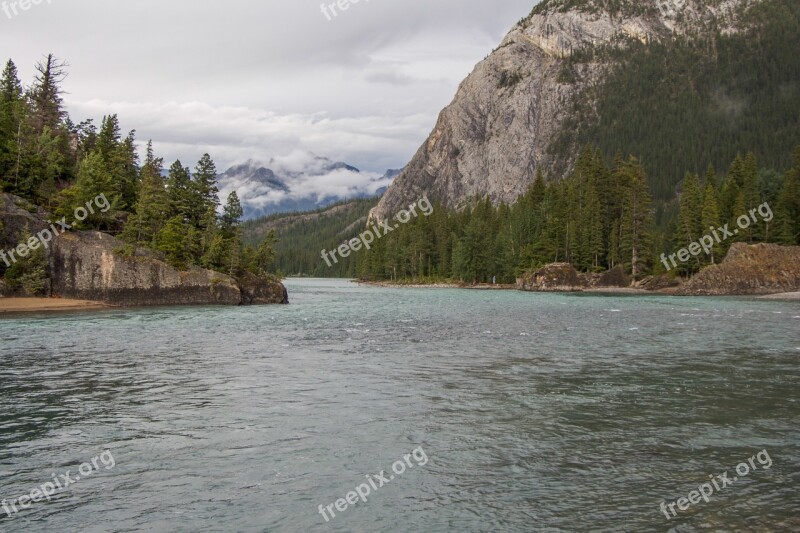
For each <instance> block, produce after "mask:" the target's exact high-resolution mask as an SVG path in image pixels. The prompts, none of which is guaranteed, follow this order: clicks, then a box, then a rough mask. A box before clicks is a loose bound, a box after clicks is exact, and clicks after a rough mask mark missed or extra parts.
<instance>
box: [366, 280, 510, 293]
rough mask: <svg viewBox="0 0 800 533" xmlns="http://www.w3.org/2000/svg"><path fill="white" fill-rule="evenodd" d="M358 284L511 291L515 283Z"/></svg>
mask: <svg viewBox="0 0 800 533" xmlns="http://www.w3.org/2000/svg"><path fill="white" fill-rule="evenodd" d="M356 283H358V284H359V285H367V286H369V287H386V288H389V289H470V290H474V291H513V290H515V289H516V288H517V287H516V286H515V285H501V284H497V285H491V284H481V285H461V284H459V283H429V284H424V283H393V282H391V281H356Z"/></svg>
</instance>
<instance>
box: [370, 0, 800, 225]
mask: <svg viewBox="0 0 800 533" xmlns="http://www.w3.org/2000/svg"><path fill="white" fill-rule="evenodd" d="M797 8H798V2H796V1H795V0H710V1H709V0H705V1H699V0H685V1H684V0H639V1H635V2H634V1H632V0H551V1H548V2H543V3H542V4H540V5H538V6H537V7H536V8H535V9H534V10H533V12H532V13H531V15H529V16H528V17H526V18H524V19H523V20H522V21H520V23H519V24H517V25H516V26H515V27H514V28H513V29H512V30H511V32H510V33H509V34H508V35H507V36H506V37H505V38H504V39H503V41H502V43H501V44H500V46H499V47H498V48H497V49H496V50H495V51H494V52H493V53H492V54H490V55H489V56H488V57H487V58H486V59H485V60H484V61H482V62H481V63H479V64H478V65H477V66H476V68H475V70H474V71H473V72H472V73H471V74H470V75H469V76H468V77H467V79H466V80H464V82H462V84H461V86H460V87H459V89H458V92H457V94H456V96H455V98H454V100H453V102H452V103H451V104H450V105H449V106H448V107H447V108H446V109H444V110H443V111H442V113H441V114H440V116H439V119H438V122H437V124H436V126H435V128H434V130H433V132H432V133H431V135H430V137H429V138H428V140H427V141H426V142H425V143H424V144H423V145H422V147H420V149H419V150H418V152H417V153H416V155H415V156H414V158H413V159H412V161H411V162H410V163H409V165H408V166H407V167H406V169H405V171H404V172H403V173H402V174H401V175H400V176H399V177H398V178H397V179H396V180H395V182H394V184H393V185H392V186H391V187H390V188H389V190H388V192H387V194H386V195H384V197H383V199H382V200H381V202H380V204H379V205H378V206H377V207H376V208H375V210H374V211H373V212H372V216H373V217H374V218H376V219H378V220H382V219H384V218H387V217H390V216H391V215H392V213H394V212H396V211H397V210H398V209H400V208H401V207H402V206H403V205H405V204H407V203H408V202H410V201H413V199H415V198H418V197H420V196H421V195H422V194H423V193H428V195H429V197H430V198H431V199H433V200H435V201H438V202H440V203H442V204H443V205H444V206H446V207H448V208H455V209H459V208H463V207H464V206H465V205H467V204H468V203H470V201H471V200H472V199H474V198H475V197H488V198H490V199H491V200H492V201H493V202H494V203H499V202H501V201H503V202H507V203H512V202H514V201H515V200H516V199H517V198H518V197H519V196H520V195H521V194H522V193H524V192H525V191H526V190H527V189H528V187H529V186H530V185H531V183H532V182H533V180H534V178H535V176H536V173H537V171H539V170H541V171H542V172H543V173H544V174H545V175H547V176H549V177H556V176H559V175H561V174H563V173H565V172H567V171H568V170H570V169H571V168H572V165H573V163H574V160H575V158H576V157H577V154H578V153H579V151H580V147H581V146H582V145H584V144H586V143H592V144H595V145H597V146H600V147H601V148H603V150H604V152H605V154H606V156H607V157H611V156H612V155H613V154H614V152H616V151H617V150H619V151H622V152H624V153H628V152H633V153H636V154H637V155H639V156H640V157H641V159H642V160H643V162H644V164H645V165H647V166H648V167H650V166H655V165H658V168H655V169H654V170H655V172H653V173H652V174H653V182H651V187H653V185H656V186H655V187H653V188H654V190H656V191H657V192H658V194H659V196H660V197H662V198H663V197H668V196H670V195H671V194H672V193H673V191H674V186H675V184H676V183H677V182H678V181H679V180H680V178H681V177H682V175H683V172H685V171H686V170H690V169H696V170H698V171H702V170H704V167H705V166H707V165H708V164H709V163H716V164H723V163H725V162H729V161H730V160H731V159H732V158H733V156H735V154H736V152H737V151H741V152H745V151H747V150H755V151H756V153H757V155H758V156H759V157H760V159H761V160H762V162H763V163H766V164H767V165H772V166H776V167H781V166H786V162H787V161H786V154H789V153H791V147H792V146H793V145H794V144H796V143H797V141H798V127H797V124H798V122H797V116H798V115H797V113H798V111H797V109H798V107H793V104H794V103H795V102H797V101H798V98H800V74H798V70H800V68H798V65H800V63H798V59H797V58H796V57H793V56H797V54H794V53H793V52H792V49H793V46H792V45H791V44H790V43H792V42H795V43H796V42H798V41H797V39H796V36H797V27H798V26H800V24H798V22H797V11H798V9H797ZM758 10H760V11H758ZM775 35H777V37H775ZM787 39H788V40H787ZM792 39H794V40H792ZM786 56H788V57H786ZM665 58H666V67H660V66H659V65H660V64H662V63H664V62H665ZM671 58H673V60H671V61H670V59H671ZM699 59H703V61H699ZM784 60H785V61H786V63H785V64H783V61H784ZM779 61H780V62H781V63H779ZM759 65H761V66H762V67H763V68H760V69H756V70H752V69H753V67H754V66H759ZM693 69H694V70H693ZM665 77H666V79H665ZM630 78H634V81H635V83H634V82H631V83H629V84H627V85H626V84H625V83H624V82H625V81H626V80H628V81H630ZM731 80H732V81H731ZM727 81H731V84H729V85H726V84H725V83H722V82H727ZM765 88H766V90H767V91H768V94H767V95H765V97H763V98H759V95H758V94H752V93H753V91H756V90H764V89H765ZM625 91H632V92H625ZM776 98H777V103H775V102H776ZM770 102H772V103H774V105H773V104H770ZM751 106H755V108H756V109H757V114H756V116H755V118H752V117H748V112H749V111H750V108H751ZM781 113H783V114H781ZM742 116H745V117H747V118H750V119H749V120H740V117H742ZM710 118H711V119H713V120H709V119H710ZM659 124H663V131H659V129H660V128H659ZM775 131H780V132H784V133H785V135H783V138H779V137H778V136H775V135H774V132H775ZM609 133H611V134H610V135H609ZM655 133H658V134H659V135H655ZM754 138H755V139H760V142H759V144H760V145H756V146H753V145H752V140H753V139H754ZM633 140H636V141H639V142H638V144H635V143H633V142H632V141H633ZM715 140H716V141H715ZM720 141H721V142H720ZM664 148H668V149H669V152H670V154H671V155H670V159H669V160H666V158H661V159H659V158H658V154H659V153H660V152H663V151H664ZM676 154H677V155H676Z"/></svg>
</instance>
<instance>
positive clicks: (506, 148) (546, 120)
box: [370, 0, 760, 221]
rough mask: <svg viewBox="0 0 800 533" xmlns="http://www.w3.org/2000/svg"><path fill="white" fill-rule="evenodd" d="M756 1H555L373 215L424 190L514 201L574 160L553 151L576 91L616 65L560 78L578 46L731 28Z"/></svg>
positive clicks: (466, 84)
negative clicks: (618, 7) (614, 9)
mask: <svg viewBox="0 0 800 533" xmlns="http://www.w3.org/2000/svg"><path fill="white" fill-rule="evenodd" d="M758 1H760V0H722V1H718V2H708V1H707V0H635V1H634V0H624V1H623V2H622V3H623V4H624V3H625V2H627V3H628V4H630V6H629V9H628V10H629V11H631V12H633V13H638V14H635V15H626V16H620V15H619V14H616V15H615V14H613V13H610V12H608V11H607V10H606V9H605V8H603V7H602V5H603V4H608V2H592V1H590V0H586V1H585V2H582V3H581V2H574V1H570V2H564V1H551V2H549V4H548V7H546V8H545V9H542V10H540V12H538V13H537V14H533V15H532V16H530V17H528V18H526V19H524V20H523V21H522V22H520V23H519V24H517V25H516V26H515V27H514V28H513V29H512V30H511V32H510V33H509V34H508V35H507V36H506V37H505V38H504V39H503V41H502V43H501V44H500V46H499V47H498V48H497V49H496V50H495V51H494V52H492V54H490V55H489V57H487V58H486V59H485V60H484V61H482V62H480V63H479V64H478V65H477V66H476V67H475V69H474V70H473V72H472V73H471V74H470V75H469V76H468V77H467V78H466V79H465V80H464V81H463V82H462V83H461V85H460V87H459V88H458V92H457V93H456V96H455V98H454V100H453V102H452V103H451V104H450V105H449V106H448V107H447V108H445V109H444V110H443V111H442V112H441V114H440V116H439V119H438V121H437V123H436V126H435V127H434V129H433V132H431V134H430V136H429V137H428V140H427V141H426V142H425V143H424V144H423V145H422V146H421V147H420V148H419V150H418V151H417V153H416V155H415V156H414V157H413V159H412V160H411V162H410V163H409V164H408V166H407V167H406V168H405V170H404V171H403V172H402V174H401V175H400V176H399V177H398V178H397V179H396V180H395V181H394V183H393V184H392V186H391V187H390V188H389V190H388V191H387V193H386V194H385V195H384V196H383V198H382V199H381V201H380V203H379V204H378V206H377V207H376V208H375V209H373V211H372V213H371V214H370V217H371V219H373V220H376V221H383V220H385V219H388V218H391V217H392V216H394V214H395V213H397V212H399V211H400V210H401V209H403V208H405V207H406V206H407V205H409V204H410V203H411V202H414V201H416V200H417V199H418V198H421V197H422V196H423V195H425V194H427V195H428V198H430V199H431V200H432V201H435V202H439V203H441V204H442V205H443V206H445V207H447V208H451V209H460V208H463V207H464V206H466V205H467V204H468V202H469V201H470V200H471V199H473V198H476V197H477V198H484V197H488V198H490V199H491V200H492V201H493V202H495V203H499V202H500V201H503V202H505V203H509V204H510V203H513V202H515V201H516V200H517V198H518V197H519V196H520V195H521V194H523V193H524V192H525V191H526V190H527V189H528V188H529V186H530V185H531V183H532V182H533V180H534V179H535V176H536V172H537V169H541V170H542V171H543V172H544V174H545V175H549V174H550V173H552V172H553V171H554V170H555V169H557V168H559V167H565V166H566V167H571V165H572V163H574V161H555V160H554V157H553V156H552V155H550V154H549V153H548V150H547V148H548V146H549V143H550V141H551V140H552V139H555V138H557V137H558V134H559V132H560V130H561V128H562V127H563V123H564V119H565V118H566V116H565V113H566V112H567V111H568V110H569V109H571V108H572V107H573V104H574V103H575V99H576V97H578V96H579V95H580V94H582V93H584V89H585V88H586V87H589V86H594V85H595V84H596V83H598V81H599V80H600V79H601V77H602V76H603V75H604V74H605V72H606V71H607V70H608V67H609V66H610V65H609V64H604V63H603V62H601V61H594V62H590V63H587V64H581V65H579V66H577V67H576V68H578V69H580V72H579V74H580V75H579V76H577V79H578V81H577V82H570V81H568V80H562V79H561V75H560V74H561V73H562V71H563V66H564V63H565V58H566V57H567V56H568V55H569V54H570V53H571V52H572V51H573V50H578V49H581V48H585V47H595V46H601V45H608V44H612V43H613V45H614V46H617V43H619V42H620V41H619V40H617V37H618V36H626V37H629V38H633V39H638V40H642V41H643V40H647V39H652V40H658V39H663V38H671V37H672V35H673V32H675V33H688V32H692V31H697V30H698V29H699V28H703V27H709V26H712V25H713V26H715V27H716V28H718V29H719V30H720V31H723V32H732V31H735V28H736V24H735V22H736V16H737V13H738V9H737V8H740V7H741V6H743V5H750V4H753V3H756V2H758ZM581 4H582V7H581ZM615 4H620V3H619V2H616V3H615ZM576 5H577V6H578V7H573V6H576ZM598 6H600V7H598ZM577 153H578V151H577V150H576V154H575V155H577Z"/></svg>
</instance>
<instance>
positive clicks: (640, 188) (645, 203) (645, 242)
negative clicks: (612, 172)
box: [621, 157, 653, 281]
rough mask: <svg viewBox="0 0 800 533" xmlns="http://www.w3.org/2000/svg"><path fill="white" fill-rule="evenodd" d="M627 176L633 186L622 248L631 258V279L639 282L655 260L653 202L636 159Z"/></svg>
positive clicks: (626, 206) (628, 165) (626, 167)
mask: <svg viewBox="0 0 800 533" xmlns="http://www.w3.org/2000/svg"><path fill="white" fill-rule="evenodd" d="M623 172H624V173H625V174H626V176H627V178H628V183H629V186H628V191H627V194H626V195H625V204H624V213H623V218H622V227H621V234H622V235H621V236H622V239H621V244H622V248H623V250H624V251H625V252H626V256H628V257H630V258H631V276H632V277H633V279H634V281H636V280H638V279H639V277H640V276H641V275H642V274H643V272H644V270H645V268H647V263H648V261H649V260H650V259H651V257H649V256H648V254H647V251H648V250H650V249H651V245H652V234H651V225H652V221H653V208H652V204H653V201H652V198H651V196H650V190H649V189H648V186H647V177H646V175H645V171H644V168H643V167H642V166H641V165H640V164H639V162H638V161H637V160H636V158H635V157H631V158H630V159H629V160H628V162H627V163H626V164H625V165H624V167H623Z"/></svg>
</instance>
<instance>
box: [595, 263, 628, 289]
mask: <svg viewBox="0 0 800 533" xmlns="http://www.w3.org/2000/svg"><path fill="white" fill-rule="evenodd" d="M630 286H631V278H630V276H628V274H627V272H625V269H624V268H623V267H622V265H617V266H616V267H614V268H612V269H611V270H608V271H606V272H603V273H602V274H600V277H599V278H598V279H597V287H610V288H623V289H624V288H627V287H630Z"/></svg>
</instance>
